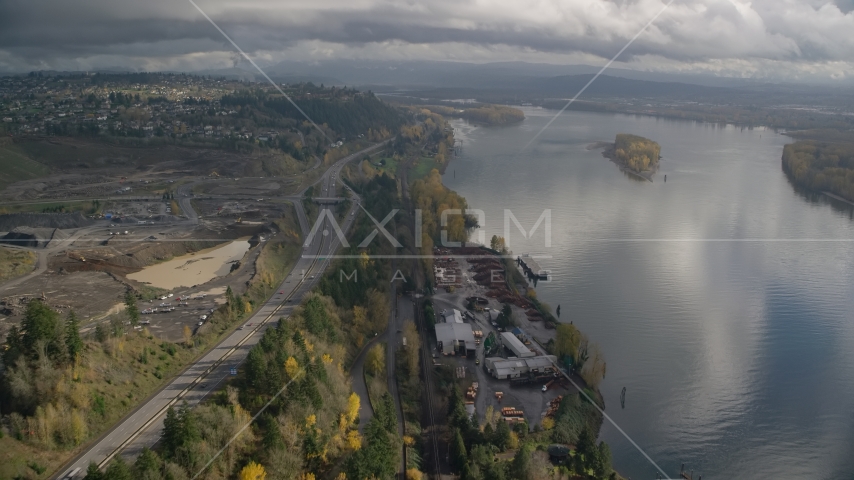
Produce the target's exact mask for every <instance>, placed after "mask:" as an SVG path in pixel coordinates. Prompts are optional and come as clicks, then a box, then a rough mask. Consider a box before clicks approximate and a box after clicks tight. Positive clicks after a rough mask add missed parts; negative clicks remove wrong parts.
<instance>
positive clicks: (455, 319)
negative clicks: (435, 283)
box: [442, 308, 463, 323]
mask: <svg viewBox="0 0 854 480" xmlns="http://www.w3.org/2000/svg"><path fill="white" fill-rule="evenodd" d="M442 321H443V322H445V323H463V314H462V313H460V311H459V310H457V309H456V308H453V309H451V310H442Z"/></svg>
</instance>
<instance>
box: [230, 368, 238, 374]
mask: <svg viewBox="0 0 854 480" xmlns="http://www.w3.org/2000/svg"><path fill="white" fill-rule="evenodd" d="M231 374H232V375H237V369H236V368H234V367H231Z"/></svg>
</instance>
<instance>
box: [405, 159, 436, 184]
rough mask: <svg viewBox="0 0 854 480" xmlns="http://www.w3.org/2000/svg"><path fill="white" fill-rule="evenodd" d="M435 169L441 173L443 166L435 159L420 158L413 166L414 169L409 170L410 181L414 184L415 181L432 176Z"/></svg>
mask: <svg viewBox="0 0 854 480" xmlns="http://www.w3.org/2000/svg"><path fill="white" fill-rule="evenodd" d="M434 168H435V169H437V170H440V171H441V169H442V167H441V165H439V164H438V163H437V162H436V160H434V159H433V158H430V157H421V158H419V159H418V160H416V161H415V162H414V163H413V164H412V168H411V169H410V170H409V181H410V182H414V181H415V180H419V179H421V178H424V177H426V176H427V175H429V174H430V170H433V169H434Z"/></svg>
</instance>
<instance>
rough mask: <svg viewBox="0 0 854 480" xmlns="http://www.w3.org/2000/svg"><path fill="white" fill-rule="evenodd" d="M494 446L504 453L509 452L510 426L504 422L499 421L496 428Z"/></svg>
mask: <svg viewBox="0 0 854 480" xmlns="http://www.w3.org/2000/svg"><path fill="white" fill-rule="evenodd" d="M492 444H493V445H495V446H496V447H498V449H499V450H501V451H502V452H503V451H504V450H507V447H508V446H509V445H510V426H509V425H507V422H505V421H503V420H499V421H498V426H497V427H496V428H495V436H494V439H493V441H492Z"/></svg>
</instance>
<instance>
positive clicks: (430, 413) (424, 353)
mask: <svg viewBox="0 0 854 480" xmlns="http://www.w3.org/2000/svg"><path fill="white" fill-rule="evenodd" d="M415 316H416V317H417V318H418V324H419V329H420V330H421V332H423V334H424V339H423V341H422V342H421V363H422V364H423V365H424V367H423V368H424V370H423V371H424V385H425V388H424V392H425V394H426V395H425V398H426V400H427V417H428V419H429V420H430V439H431V442H432V444H433V462H434V463H435V465H434V467H435V478H441V475H442V464H441V462H440V461H439V439H438V438H437V434H438V432H436V412H435V410H434V409H433V390H432V388H431V384H430V366H431V365H432V362H431V357H430V354H429V348H428V347H429V346H430V345H429V342H428V340H427V329H426V328H425V326H424V311H423V310H422V309H421V308H419V304H418V302H416V304H415Z"/></svg>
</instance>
